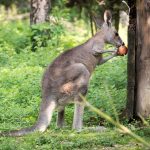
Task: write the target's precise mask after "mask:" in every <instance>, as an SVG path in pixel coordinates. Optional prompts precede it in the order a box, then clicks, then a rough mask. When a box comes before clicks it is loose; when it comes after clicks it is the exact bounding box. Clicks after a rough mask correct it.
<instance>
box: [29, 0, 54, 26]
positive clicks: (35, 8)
mask: <svg viewBox="0 0 150 150" xmlns="http://www.w3.org/2000/svg"><path fill="white" fill-rule="evenodd" d="M50 6H51V3H50V0H31V13H30V24H31V25H32V24H37V23H44V22H46V21H48V18H49V17H48V15H49V11H50Z"/></svg>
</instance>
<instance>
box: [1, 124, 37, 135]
mask: <svg viewBox="0 0 150 150" xmlns="http://www.w3.org/2000/svg"><path fill="white" fill-rule="evenodd" d="M35 131H38V129H36V127H35V126H32V127H29V128H23V129H20V130H12V131H4V132H0V136H23V135H26V134H29V133H32V132H35Z"/></svg>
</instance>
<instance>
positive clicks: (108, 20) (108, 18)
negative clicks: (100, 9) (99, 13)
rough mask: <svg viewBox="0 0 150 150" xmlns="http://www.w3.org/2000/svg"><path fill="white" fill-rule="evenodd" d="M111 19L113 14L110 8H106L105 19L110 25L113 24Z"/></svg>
mask: <svg viewBox="0 0 150 150" xmlns="http://www.w3.org/2000/svg"><path fill="white" fill-rule="evenodd" d="M111 19H112V14H111V12H110V10H105V12H104V21H105V23H106V24H107V25H108V27H110V26H111Z"/></svg>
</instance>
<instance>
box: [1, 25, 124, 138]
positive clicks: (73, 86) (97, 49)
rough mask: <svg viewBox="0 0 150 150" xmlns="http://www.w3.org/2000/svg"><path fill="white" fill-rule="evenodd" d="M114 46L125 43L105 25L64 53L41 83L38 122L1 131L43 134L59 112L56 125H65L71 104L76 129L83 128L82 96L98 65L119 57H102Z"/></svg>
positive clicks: (13, 133)
mask: <svg viewBox="0 0 150 150" xmlns="http://www.w3.org/2000/svg"><path fill="white" fill-rule="evenodd" d="M108 42H109V43H112V44H114V45H115V46H120V45H122V44H123V42H122V40H121V38H120V37H119V36H117V37H116V36H115V31H114V30H113V29H112V28H111V27H109V26H106V23H105V25H104V26H103V27H102V29H101V31H99V32H97V33H96V34H95V36H93V37H92V38H91V39H89V40H88V41H87V42H85V43H84V44H82V45H79V46H77V47H75V48H72V49H70V50H67V51H65V52H64V53H62V54H61V55H60V56H58V57H57V58H56V59H55V60H54V61H53V62H52V64H50V65H49V66H48V67H47V69H46V71H45V73H44V75H43V80H42V102H41V108H40V113H39V117H38V121H37V123H36V124H35V125H34V126H32V127H30V128H26V129H21V130H18V131H10V132H2V133H1V135H2V136H22V135H25V134H28V133H31V132H34V131H40V132H44V131H45V130H46V128H47V127H48V125H49V124H50V122H51V118H52V114H53V112H54V110H55V109H57V110H58V119H57V126H58V127H62V126H63V124H64V109H65V106H66V105H67V104H68V103H71V102H73V103H77V104H75V112H74V119H73V120H74V121H73V128H74V129H77V130H81V129H82V124H83V123H82V120H83V112H84V106H83V105H81V104H80V103H82V100H81V99H80V98H79V93H81V94H82V95H86V93H87V89H88V82H89V79H90V76H91V74H92V72H93V70H94V69H95V67H96V66H97V65H100V64H103V63H105V62H106V61H108V60H109V59H111V58H113V57H115V56H116V51H115V50H114V51H110V50H109V51H107V52H108V53H110V52H114V53H113V54H112V55H110V56H108V57H107V58H103V57H102V54H103V53H106V51H103V49H104V44H105V43H108Z"/></svg>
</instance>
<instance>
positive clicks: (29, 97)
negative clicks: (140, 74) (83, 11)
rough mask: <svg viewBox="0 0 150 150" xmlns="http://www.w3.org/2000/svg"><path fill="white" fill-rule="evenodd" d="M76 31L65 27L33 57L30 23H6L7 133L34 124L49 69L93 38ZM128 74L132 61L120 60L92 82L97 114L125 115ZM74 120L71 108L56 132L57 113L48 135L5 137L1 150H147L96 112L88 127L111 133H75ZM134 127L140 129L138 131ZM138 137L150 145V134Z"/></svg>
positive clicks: (0, 106)
mask: <svg viewBox="0 0 150 150" xmlns="http://www.w3.org/2000/svg"><path fill="white" fill-rule="evenodd" d="M66 24H67V22H66ZM69 25H70V24H69ZM76 25H77V26H79V27H78V28H77V27H76V28H69V29H68V30H69V32H67V31H65V30H64V29H63V28H60V26H58V27H56V28H57V30H59V31H58V32H55V33H53V38H52V39H51V40H49V41H48V43H47V46H46V47H39V48H38V49H37V51H36V52H35V53H33V52H31V43H30V40H29V39H30V36H31V30H30V29H29V25H28V23H27V22H26V21H25V22H20V21H19V22H11V23H10V22H5V23H4V24H2V25H1V26H0V38H1V40H0V100H1V103H0V130H1V131H3V130H9V129H19V128H22V127H27V126H31V125H32V124H34V122H35V121H36V118H37V116H38V110H39V104H40V101H41V84H40V82H41V78H42V75H43V72H44V70H45V68H46V66H47V65H48V64H49V63H50V62H52V60H53V59H55V58H56V56H58V55H59V54H60V53H62V52H63V51H64V50H66V49H68V48H71V47H73V46H76V45H79V44H80V43H83V42H84V41H86V40H87V39H88V38H89V33H87V32H86V30H84V28H83V22H78V23H77V22H76ZM51 28H52V29H53V28H54V27H53V26H52V27H51ZM25 29H26V30H25ZM79 29H80V30H79ZM78 31H80V32H78ZM58 33H59V36H58ZM76 33H78V34H76ZM38 38H39V37H38ZM126 74H127V69H126V56H125V57H117V58H114V59H113V60H111V61H109V62H108V63H106V64H104V65H102V66H98V67H97V68H96V70H95V71H94V73H93V75H92V77H91V81H90V84H89V91H88V95H87V99H88V100H89V101H90V103H92V104H93V105H94V106H96V107H97V108H101V110H103V111H104V112H105V113H107V114H108V115H110V116H111V117H113V118H116V114H117V115H119V114H120V113H121V112H122V110H123V109H124V108H125V105H126V82H127V76H126ZM72 116H73V105H69V106H68V107H67V108H66V119H65V122H66V123H65V128H64V129H63V130H60V129H57V128H56V127H55V120H56V113H55V114H54V117H53V120H52V123H51V125H50V127H49V129H48V130H47V131H46V132H45V133H41V134H40V133H34V134H30V135H27V136H24V137H17V138H15V137H14V138H13V137H0V149H2V150H27V149H29V150H30V149H31V150H33V149H39V150H43V149H44V150H45V149H58V150H59V149H60V150H63V149H64V150H66V149H68V150H72V149H76V150H77V149H83V150H84V149H89V150H91V149H114V150H116V149H118V150H119V149H127V150H130V149H131V150H132V149H134V150H138V149H143V147H142V146H141V144H139V143H137V142H136V141H135V140H134V139H132V138H131V137H129V136H127V135H123V134H122V133H119V132H118V131H117V130H116V129H115V127H113V126H112V125H111V124H109V123H108V122H106V121H104V120H103V119H102V118H101V117H100V116H98V115H97V114H95V113H94V112H90V111H89V109H88V108H86V109H85V115H84V125H85V127H89V126H98V125H105V127H106V128H107V131H106V132H102V133H94V132H86V131H84V132H81V133H76V132H75V131H72V130H71V124H72ZM124 122H125V121H124ZM133 126H134V124H133V125H132V128H133ZM129 127H130V126H129ZM132 128H131V129H132ZM135 132H137V134H139V135H141V136H142V137H143V138H145V139H146V140H147V141H149V140H150V138H149V137H150V136H149V134H150V131H149V129H145V130H138V128H135Z"/></svg>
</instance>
